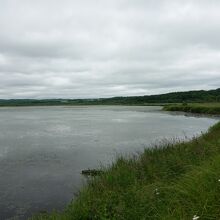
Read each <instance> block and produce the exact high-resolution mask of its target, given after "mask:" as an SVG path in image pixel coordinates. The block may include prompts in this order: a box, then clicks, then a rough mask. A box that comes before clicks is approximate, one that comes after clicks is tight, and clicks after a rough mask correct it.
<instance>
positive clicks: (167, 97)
mask: <svg viewBox="0 0 220 220" xmlns="http://www.w3.org/2000/svg"><path fill="white" fill-rule="evenodd" d="M187 102H220V88H219V89H216V90H209V91H204V90H200V91H188V92H172V93H167V94H162V95H149V96H147V95H146V96H133V97H113V98H100V99H43V100H37V99H10V100H3V99H2V100H0V106H44V105H149V104H151V105H153V104H158V103H160V104H161V103H187Z"/></svg>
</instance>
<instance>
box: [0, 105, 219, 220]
mask: <svg viewBox="0 0 220 220" xmlns="http://www.w3.org/2000/svg"><path fill="white" fill-rule="evenodd" d="M216 121H217V120H216V119H214V118H204V117H203V118H202V117H193V116H191V117H189V116H185V115H183V114H170V113H167V112H163V111H161V108H160V107H124V106H90V107H86V106H84V107H18V108H0V219H1V220H3V219H19V220H20V219H26V218H27V217H28V216H30V215H31V214H33V213H36V212H39V211H45V210H48V211H50V210H51V209H54V208H55V209H58V210H62V208H64V207H65V206H66V205H67V204H68V203H69V202H70V200H71V199H72V198H74V193H76V192H78V190H79V188H80V186H81V185H82V184H83V183H85V180H84V179H83V177H82V176H81V174H80V172H81V170H83V169H86V168H96V167H98V166H99V165H100V164H104V165H106V164H109V163H111V161H112V160H114V158H115V157H116V155H117V154H123V155H129V153H135V152H140V151H142V150H143V148H144V147H149V146H152V143H155V141H158V140H161V139H163V138H174V137H179V138H181V137H185V136H188V137H192V135H198V134H200V133H201V132H204V131H207V129H208V128H209V127H210V126H211V125H213V124H214V123H216Z"/></svg>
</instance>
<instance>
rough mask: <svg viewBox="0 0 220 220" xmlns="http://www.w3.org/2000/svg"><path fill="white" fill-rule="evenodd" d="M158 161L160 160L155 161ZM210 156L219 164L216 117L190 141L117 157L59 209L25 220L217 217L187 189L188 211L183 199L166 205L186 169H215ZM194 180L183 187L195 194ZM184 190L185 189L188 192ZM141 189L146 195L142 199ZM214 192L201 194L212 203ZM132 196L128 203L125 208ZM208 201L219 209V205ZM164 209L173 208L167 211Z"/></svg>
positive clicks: (200, 171)
mask: <svg viewBox="0 0 220 220" xmlns="http://www.w3.org/2000/svg"><path fill="white" fill-rule="evenodd" d="M215 116H216V115H215ZM158 161H160V163H159V165H158ZM212 161H214V162H215V166H217V165H216V164H220V122H217V123H216V124H215V125H214V126H212V127H211V128H209V130H208V132H207V133H205V134H203V135H201V136H199V137H197V138H193V139H192V140H190V141H187V142H180V143H164V144H163V145H160V146H155V148H153V149H145V151H144V153H142V154H140V155H139V157H138V158H136V157H135V158H132V159H125V158H123V157H121V158H118V159H117V160H116V162H115V163H113V164H112V166H110V167H108V168H105V169H104V170H103V172H104V173H103V174H101V175H100V176H98V177H93V178H91V179H90V180H89V182H88V185H87V186H86V187H83V188H82V189H81V191H80V193H79V196H78V197H77V198H76V200H74V201H72V202H71V203H70V204H69V205H68V207H67V208H66V210H65V211H64V212H59V213H58V212H56V211H55V212H53V213H51V214H40V215H39V216H34V217H33V218H30V219H32V220H44V219H57V220H58V219H89V218H90V219H101V218H104V217H105V216H108V217H109V218H107V219H143V218H144V219H152V218H156V216H158V215H160V216H161V217H162V218H164V219H171V218H172V219H190V218H191V219H192V216H193V215H195V214H197V215H198V216H201V217H202V218H205V217H206V216H207V215H209V216H212V217H215V218H217V217H218V218H220V214H217V211H215V212H214V211H210V209H207V208H206V209H207V210H201V207H200V206H198V205H201V203H203V202H204V204H205V202H207V198H206V197H205V196H204V195H203V196H204V198H206V200H203V199H200V200H201V201H200V202H199V203H198V204H197V202H193V199H194V198H193V197H191V195H190V194H189V200H190V201H189V203H190V206H191V208H190V209H189V210H188V208H186V207H185V206H184V204H181V205H179V206H178V207H176V206H177V204H176V203H177V201H175V202H176V203H175V206H174V205H172V206H171V207H172V208H171V207H169V206H168V204H170V203H172V199H173V196H174V197H178V200H181V198H182V197H181V196H182V195H180V194H181V192H179V191H178V187H179V185H178V184H180V186H181V187H182V185H184V184H186V182H187V181H188V182H190V181H192V180H191V177H190V178H189V176H191V174H192V173H194V174H193V176H199V175H200V174H202V175H203V174H204V175H206V171H207V170H208V171H209V170H210V175H211V174H212V172H211V171H212V169H215V166H214V168H213V166H212ZM218 162H219V163H218ZM210 164H211V165H210ZM209 166H211V167H209ZM218 168H220V167H218ZM218 170H220V169H216V170H215V171H216V175H217V174H218V178H220V172H219V171H218ZM208 173H209V172H208ZM199 178H200V177H199ZM216 178H217V177H216ZM218 178H217V179H215V184H216V185H219V182H218ZM196 181H197V180H196V179H193V183H192V185H191V186H190V187H189V189H188V191H189V192H190V191H196V192H197V195H198V196H199V195H200V194H204V193H205V192H204V189H203V188H199V187H198V183H196V184H194V182H196ZM202 181H203V182H205V183H206V184H204V185H203V187H205V186H207V187H208V188H210V189H213V188H214V189H215V186H214V187H213V186H211V183H209V178H208V179H207V178H205V179H204V180H202ZM207 181H208V182H207ZM215 184H214V185H215ZM177 186H178V187H177ZM170 187H173V189H172V190H171V191H172V193H171V194H172V197H170V196H169V195H167V194H166V192H165V191H164V190H163V189H166V190H168V191H169V190H170ZM176 187H177V188H176ZM197 188H198V189H197ZM176 190H177V191H178V192H176ZM188 191H187V192H186V193H189V192H188ZM140 193H141V194H140ZM142 194H143V195H146V197H144V198H142V196H141V195H142ZM206 194H207V193H206ZM215 194H216V192H215V193H213V192H210V196H208V195H206V196H208V197H209V200H210V201H212V203H215V201H214V200H213V198H215V197H216V196H217V197H219V196H220V191H219V194H217V195H215ZM159 195H163V197H162V198H160V199H161V200H163V206H164V207H163V208H160V206H158V201H157V197H159ZM133 200H134V201H135V202H134V205H133V206H132V207H130V204H132V203H133ZM191 200H192V201H191ZM214 205H216V207H219V208H220V204H214ZM152 207H157V210H156V211H152ZM169 208H171V209H173V211H172V212H169V211H168V210H169ZM148 210H151V211H149V212H151V213H150V215H146V212H147V211H148ZM133 213H134V214H133ZM137 213H138V214H137ZM148 214H149V213H148Z"/></svg>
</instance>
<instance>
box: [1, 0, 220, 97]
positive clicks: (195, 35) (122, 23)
mask: <svg viewBox="0 0 220 220" xmlns="http://www.w3.org/2000/svg"><path fill="white" fill-rule="evenodd" d="M217 87H220V1H219V0H184V1H182V0H111V1H107V0H37V1H36V0H19V1H18V0H0V98H87V97H88V98H94V97H111V96H132V95H149V94H158V93H164V92H170V91H184V90H191V89H215V88H217Z"/></svg>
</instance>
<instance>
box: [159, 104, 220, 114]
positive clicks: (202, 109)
mask: <svg viewBox="0 0 220 220" xmlns="http://www.w3.org/2000/svg"><path fill="white" fill-rule="evenodd" d="M163 110H166V111H183V112H191V113H200V114H212V115H217V114H219V115H220V102H218V103H217V102H215V103H183V104H170V105H166V106H164V107H163Z"/></svg>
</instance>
